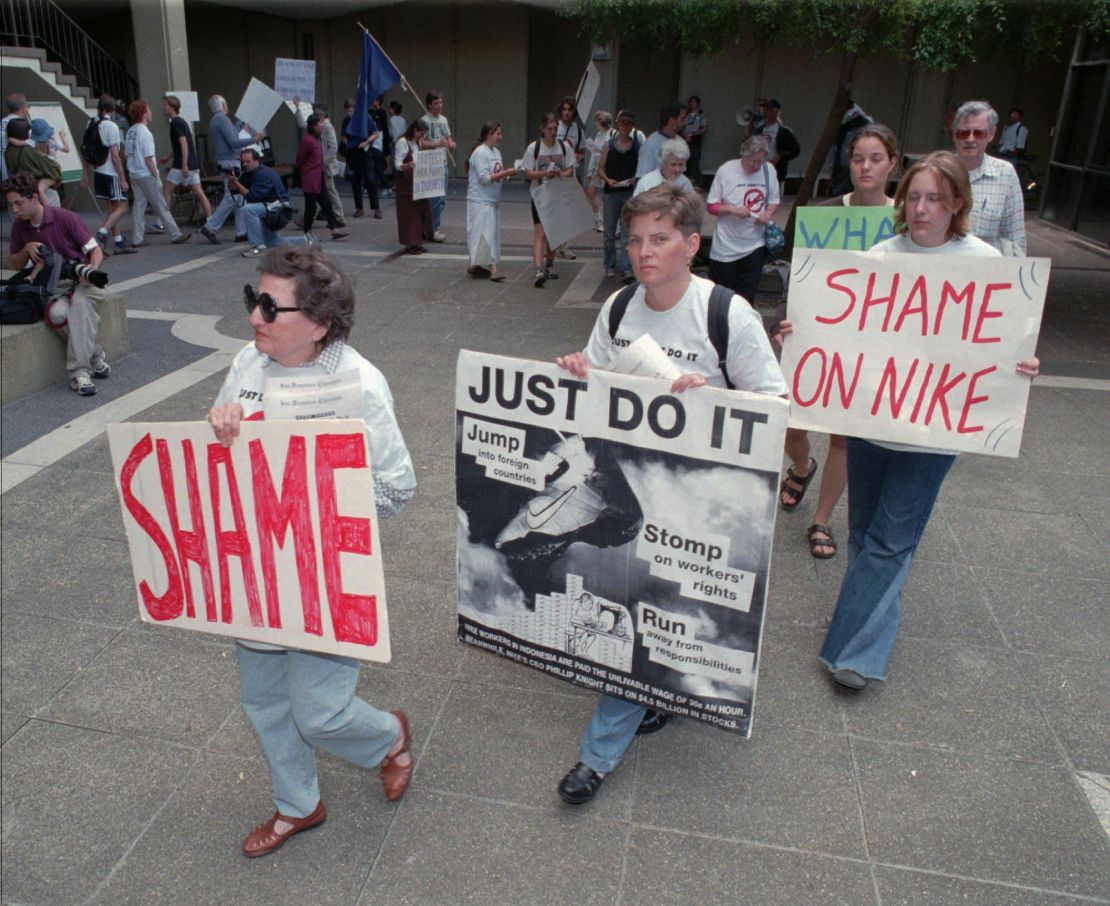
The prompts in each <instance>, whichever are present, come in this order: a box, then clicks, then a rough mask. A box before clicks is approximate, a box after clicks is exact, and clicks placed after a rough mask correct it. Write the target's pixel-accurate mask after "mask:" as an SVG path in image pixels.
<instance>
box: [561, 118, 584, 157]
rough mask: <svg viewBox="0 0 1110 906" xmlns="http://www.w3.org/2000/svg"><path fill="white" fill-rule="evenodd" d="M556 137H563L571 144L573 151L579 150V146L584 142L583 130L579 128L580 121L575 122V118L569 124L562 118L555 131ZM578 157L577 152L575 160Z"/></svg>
mask: <svg viewBox="0 0 1110 906" xmlns="http://www.w3.org/2000/svg"><path fill="white" fill-rule="evenodd" d="M555 137H556V138H561V139H562V140H563V141H565V142H566V143H567V144H568V145H570V148H571V150H572V151H578V150H579V149H578V146H579V145H580V144H581V143H582V132H581V130H580V129H579V128H578V123H576V122H574V121H573V120H572V121H571V123H570V125H569V126H568V125H567V124H566V123H564V122H563V121H562V119H560V120H559V128H558V129H557V130H556V131H555ZM577 159H578V155H577V154H575V160H576V161H577Z"/></svg>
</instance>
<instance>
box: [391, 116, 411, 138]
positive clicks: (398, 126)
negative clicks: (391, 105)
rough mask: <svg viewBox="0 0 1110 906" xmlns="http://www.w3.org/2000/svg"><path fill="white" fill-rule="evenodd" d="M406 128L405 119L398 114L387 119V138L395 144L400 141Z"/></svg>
mask: <svg viewBox="0 0 1110 906" xmlns="http://www.w3.org/2000/svg"><path fill="white" fill-rule="evenodd" d="M406 128H408V123H406V122H405V118H404V117H403V116H401V115H400V114H397V115H396V116H391V117H390V118H389V137H390V139H391V140H392V141H393V144H397V142H399V141H400V140H401V136H403V135H404V134H405V129H406Z"/></svg>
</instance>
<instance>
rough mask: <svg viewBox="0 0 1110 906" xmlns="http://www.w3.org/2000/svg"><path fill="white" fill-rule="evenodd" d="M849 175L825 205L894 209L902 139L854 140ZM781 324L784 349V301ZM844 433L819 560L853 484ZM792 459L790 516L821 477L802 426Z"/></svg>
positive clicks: (813, 529) (823, 517) (826, 478)
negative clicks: (892, 191) (891, 183)
mask: <svg viewBox="0 0 1110 906" xmlns="http://www.w3.org/2000/svg"><path fill="white" fill-rule="evenodd" d="M848 158H849V165H848V166H849V171H850V172H851V176H852V191H851V192H848V193H847V194H846V195H838V196H836V197H835V198H828V199H825V200H824V201H821V202H819V204H820V205H822V206H835V205H839V206H845V207H888V206H889V207H892V206H893V205H894V199H893V198H891V197H890V196H889V195H887V194H886V184H887V180H889V179H890V176H891V174H892V173H893V172H894V171H895V170H896V169H897V168H898V139H896V138H895V137H894V133H893V132H891V131H890V129H889V128H887V127H886V126H883V125H880V124H879V123H875V124H874V125H870V126H864V127H863V128H862V129H860V130H859V131H858V132H857V133H856V134H855V136H854V137H853V138H852V141H851V142H850V144H849V146H848ZM776 314H777V315H778V316H779V321H778V323H777V324H776V325H775V326H774V327H772V328H771V339H772V341H774V342H775V343H776V344H777V345H778V346H779V347H780V348H781V346H782V337H783V334H782V333H781V331H782V327H783V325H784V324H787V323H789V322H787V321H786V320H785V316H786V303H785V302H783V304H782V309H781V311H778V312H776ZM846 450H847V448H846V447H845V444H844V435H843V434H830V435H829V452H828V455H827V456H826V457H825V468H824V472H823V473H822V476H821V490H820V492H819V493H818V496H817V509H816V510H815V511H814V513H813V524H812V525H811V526H810V527H809V528H808V529H806V538H807V539H808V541H809V552H810V553H811V554H812V555H813V556H814V557H815V558H817V559H818V560H828V559H829V558H831V557H835V556H836V551H837V546H836V539H834V538H833V533H832V528H830V526H829V523H830V522H831V521H832V513H833V509H834V508H835V507H836V504H837V501H839V500H840V497H841V495H842V494H843V493H844V488H845V487H847V485H848V455H847V452H846ZM786 455H787V456H788V457H789V458H790V461H791V463H792V465H791V466H790V467H789V468H787V470H786V477H785V478H783V480H782V484H781V485H780V486H779V503H780V504H781V505H782V508H783V509H784V510H787V511H788V512H789V511H791V510H794V509H795V508H796V507H797V506H798V504H799V503H801V502H802V497H804V496H805V492H806V488H808V487H809V484H810V482H811V481H813V476H814V475H816V474H817V460H816V459H814V458H813V457H812V456H811V455H810V445H809V434H808V433H807V432H806V431H804V430H802V429H801V428H787V429H786Z"/></svg>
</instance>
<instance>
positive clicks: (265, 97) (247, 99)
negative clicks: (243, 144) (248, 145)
mask: <svg viewBox="0 0 1110 906" xmlns="http://www.w3.org/2000/svg"><path fill="white" fill-rule="evenodd" d="M284 103H285V102H284V101H283V100H282V98H281V95H280V94H278V93H277V92H276V91H274V89H273V88H271V87H270V86H269V85H267V84H266V83H265V82H260V81H259V80H258V79H256V78H252V79H251V81H250V84H249V85H248V86H247V90H246V91H245V92H243V100H241V101H240V102H239V107H238V109H237V110H236V111H235V118H236V119H238V120H240V121H241V122H244V123H248V124H249V125H250V127H251V128H252V129H253V130H254V131H255V132H261V131H262V130H263V129H265V128H266V126H267V124H268V123H269V122H270V120H272V119H273V118H274V114H275V113H277V112H278V110H279V109H280V108H281V105H282V104H284Z"/></svg>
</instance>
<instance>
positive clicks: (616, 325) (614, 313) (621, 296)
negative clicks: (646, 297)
mask: <svg viewBox="0 0 1110 906" xmlns="http://www.w3.org/2000/svg"><path fill="white" fill-rule="evenodd" d="M639 287H640V284H639V283H632V284H630V285H628V286H626V287H625V288H624V289H622V290H621V291H620V292H619V293H617V297H616V298H615V299H614V300H613V304H612V306H611V307H610V308H609V339H610V340H615V339H616V338H617V330H619V329H620V326H621V321H622V320H623V318H624V313H625V312H626V311H627V310H628V303H629V302H631V301H632V297H633V296H634V295H635V294H636V290H637V289H639Z"/></svg>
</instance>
